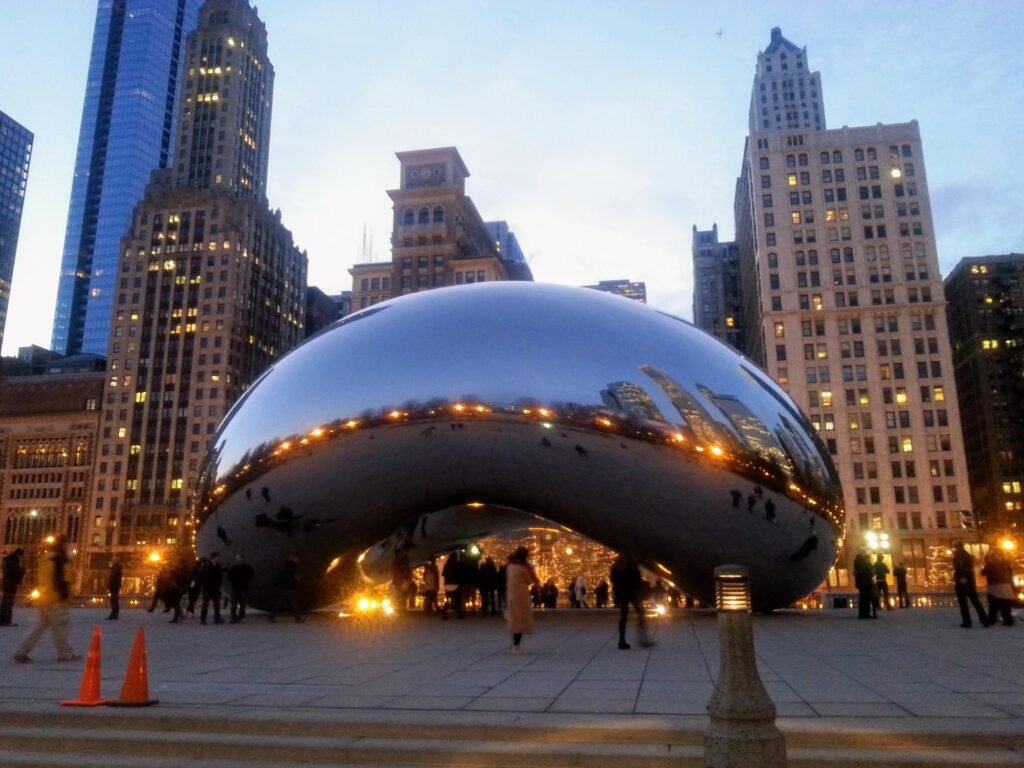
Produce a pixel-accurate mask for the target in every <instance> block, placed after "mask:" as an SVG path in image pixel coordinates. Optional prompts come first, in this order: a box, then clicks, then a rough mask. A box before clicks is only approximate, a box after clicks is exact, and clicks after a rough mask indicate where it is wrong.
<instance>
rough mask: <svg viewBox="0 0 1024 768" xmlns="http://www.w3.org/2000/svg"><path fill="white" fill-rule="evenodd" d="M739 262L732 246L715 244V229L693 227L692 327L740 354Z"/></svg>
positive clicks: (741, 341) (741, 349) (740, 304)
mask: <svg viewBox="0 0 1024 768" xmlns="http://www.w3.org/2000/svg"><path fill="white" fill-rule="evenodd" d="M741 315H742V297H741V295H740V258H739V250H738V249H737V247H736V243H734V242H719V240H718V225H717V224H715V225H713V226H712V228H711V229H707V230H699V229H697V225H696V224H695V225H694V226H693V324H694V325H696V326H697V327H698V328H701V329H703V330H705V331H707V332H708V333H710V334H712V335H713V336H716V337H718V338H719V339H721V340H722V341H724V342H726V343H727V344H729V346H731V347H733V348H734V349H736V350H739V351H740V352H742V351H743V324H742V323H741V322H740V317H741Z"/></svg>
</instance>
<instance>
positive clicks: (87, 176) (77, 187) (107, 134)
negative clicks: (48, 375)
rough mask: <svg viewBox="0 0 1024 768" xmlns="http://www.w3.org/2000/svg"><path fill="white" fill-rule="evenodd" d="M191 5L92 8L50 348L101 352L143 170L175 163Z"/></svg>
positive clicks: (147, 1) (194, 13) (176, 1)
mask: <svg viewBox="0 0 1024 768" xmlns="http://www.w3.org/2000/svg"><path fill="white" fill-rule="evenodd" d="M200 5H202V0H127V1H125V0H119V2H101V3H99V4H98V9H97V12H96V27H95V29H94V30H93V38H92V54H91V55H90V59H89V76H88V80H87V85H86V90H85V104H84V106H83V107H82V124H81V127H80V129H79V134H78V153H77V156H76V158H75V175H74V180H73V182H72V187H71V206H70V209H69V210H68V224H67V230H66V232H65V235H64V256H63V259H62V261H61V269H60V286H59V288H58V292H57V307H56V312H55V316H54V319H53V339H52V342H51V346H52V347H53V349H54V350H56V351H58V352H63V353H64V354H69V355H72V354H77V353H79V352H91V353H94V354H98V355H105V354H106V353H107V337H108V335H109V334H110V329H111V325H110V323H111V320H113V314H114V304H115V301H116V299H117V291H118V283H119V281H120V280H121V277H120V273H119V272H118V269H117V264H118V257H119V247H120V245H121V238H123V237H124V235H125V232H127V231H128V229H129V228H130V227H131V224H132V209H133V208H134V206H135V205H136V203H138V202H139V198H140V197H141V196H142V191H143V189H145V187H146V183H147V182H148V181H149V174H150V171H152V170H153V169H154V168H167V167H168V166H169V165H170V164H171V162H172V161H173V159H174V149H175V147H174V145H175V139H176V137H177V136H178V135H179V134H178V133H177V132H176V131H175V122H176V119H177V116H178V106H179V104H178V99H179V98H181V89H180V86H181V85H182V81H183V79H184V78H185V77H186V74H185V67H186V62H185V60H186V58H187V54H186V51H185V50H184V46H185V36H186V35H187V34H188V33H189V32H191V31H192V30H193V29H194V28H195V25H196V19H197V18H198V14H199V6H200ZM187 77H195V74H194V73H188V74H187ZM219 131H220V133H221V134H222V133H223V127H219ZM216 135H217V131H215V130H214V129H213V128H212V127H211V131H210V133H209V135H208V136H207V137H206V140H208V141H209V152H208V155H209V158H208V159H209V162H210V163H211V164H212V163H213V155H214V152H213V150H214V148H215V147H216V146H217V142H216V141H215V137H216ZM221 141H223V139H221ZM204 154H206V153H204ZM217 155H218V161H219V158H220V157H221V152H219V151H218V152H217Z"/></svg>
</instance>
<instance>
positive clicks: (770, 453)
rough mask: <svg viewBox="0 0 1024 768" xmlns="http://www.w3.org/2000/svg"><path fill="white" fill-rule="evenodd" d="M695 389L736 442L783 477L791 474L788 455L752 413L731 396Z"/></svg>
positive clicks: (702, 388)
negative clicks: (727, 425) (724, 421)
mask: <svg viewBox="0 0 1024 768" xmlns="http://www.w3.org/2000/svg"><path fill="white" fill-rule="evenodd" d="M697 389H698V390H699V391H700V393H701V394H702V395H704V397H706V398H707V399H708V400H709V401H711V402H712V403H714V404H715V405H716V406H717V407H718V410H719V411H721V412H722V415H723V416H725V418H726V419H728V421H729V423H730V424H731V425H732V427H733V429H734V430H736V433H737V434H738V435H739V439H740V442H742V443H743V444H744V445H745V446H746V447H747V448H748V449H749V450H750V451H752V452H753V453H754V454H756V455H757V456H758V457H759V458H761V459H762V460H763V461H766V462H769V463H771V464H773V465H775V466H777V467H779V468H781V469H782V470H783V471H784V472H785V473H786V474H787V475H789V476H792V475H793V463H792V462H791V461H790V458H789V456H788V455H787V454H786V452H785V451H784V450H783V448H782V446H781V445H779V443H778V441H777V440H776V439H775V437H774V436H773V435H772V433H771V432H770V431H769V430H768V428H767V427H766V426H765V425H764V422H762V421H761V419H759V418H758V417H757V415H756V414H755V413H754V412H753V411H751V410H750V409H749V408H748V407H747V406H746V405H744V404H743V403H742V402H740V400H739V399H738V398H737V397H735V396H734V395H721V394H718V393H716V392H714V391H712V390H711V389H709V388H708V387H705V386H703V385H700V384H698V385H697Z"/></svg>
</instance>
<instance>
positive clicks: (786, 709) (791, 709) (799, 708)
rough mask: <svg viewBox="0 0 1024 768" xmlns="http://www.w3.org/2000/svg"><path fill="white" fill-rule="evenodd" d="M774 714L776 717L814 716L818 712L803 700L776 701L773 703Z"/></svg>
mask: <svg viewBox="0 0 1024 768" xmlns="http://www.w3.org/2000/svg"><path fill="white" fill-rule="evenodd" d="M775 714H776V715H777V716H778V717H815V716H817V714H818V713H817V712H815V711H814V710H813V709H812V708H811V705H810V704H808V703H807V702H804V701H778V702H776V703H775Z"/></svg>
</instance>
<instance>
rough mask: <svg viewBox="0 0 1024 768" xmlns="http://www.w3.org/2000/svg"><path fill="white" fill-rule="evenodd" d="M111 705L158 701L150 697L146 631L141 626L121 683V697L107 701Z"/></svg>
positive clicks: (143, 704) (147, 705)
mask: <svg viewBox="0 0 1024 768" xmlns="http://www.w3.org/2000/svg"><path fill="white" fill-rule="evenodd" d="M106 703H107V704H108V705H109V706H111V707H151V706H153V705H154V704H156V703H157V700H156V699H151V698H149V671H148V670H147V668H146V633H145V632H144V631H143V630H142V627H139V629H138V631H137V632H136V633H135V642H134V643H132V652H131V655H130V656H129V657H128V668H127V669H126V670H125V673H124V683H123V684H122V685H121V697H120V698H119V699H118V700H117V701H108V702H106Z"/></svg>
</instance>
